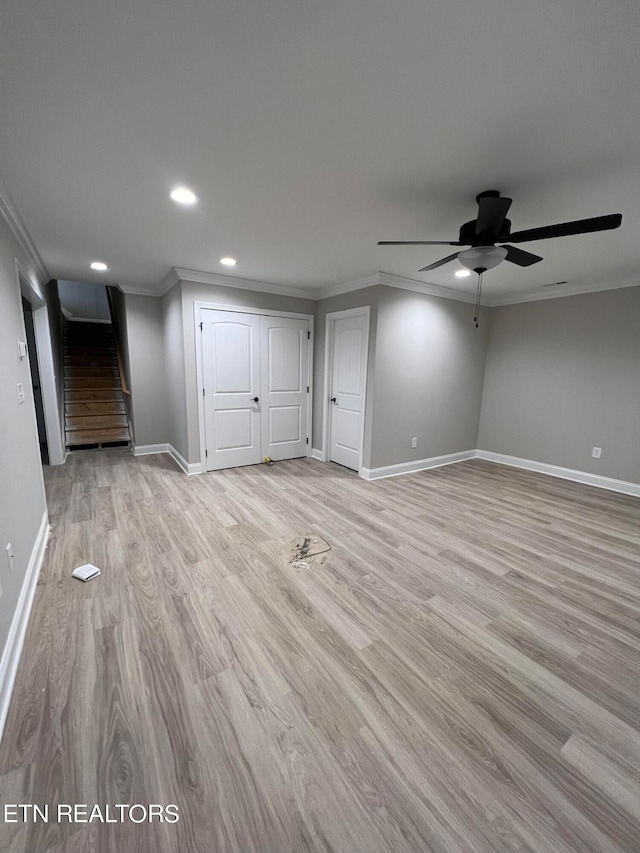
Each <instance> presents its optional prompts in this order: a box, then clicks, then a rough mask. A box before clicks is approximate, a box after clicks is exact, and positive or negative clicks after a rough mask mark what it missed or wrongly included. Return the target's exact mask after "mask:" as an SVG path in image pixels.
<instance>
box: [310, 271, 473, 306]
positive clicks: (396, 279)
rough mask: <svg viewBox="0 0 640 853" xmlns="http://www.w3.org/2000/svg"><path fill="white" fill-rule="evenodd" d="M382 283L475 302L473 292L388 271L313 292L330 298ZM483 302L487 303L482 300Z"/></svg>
mask: <svg viewBox="0 0 640 853" xmlns="http://www.w3.org/2000/svg"><path fill="white" fill-rule="evenodd" d="M377 284H381V285H383V286H384V287H397V288H399V289H400V290H412V291H414V292H415V293H425V294H426V295H427V296H436V297H438V299H453V300H454V301H456V302H475V301H476V297H475V294H473V293H467V292H465V291H461V290H452V289H450V288H448V287H441V286H440V285H439V284H431V283H430V282H428V281H417V280H416V279H413V278H406V277H405V276H401V275H393V273H388V272H376V273H373V274H372V275H367V276H364V277H363V278H356V279H353V281H345V282H342V283H341V284H332V285H329V286H328V287H323V288H321V289H319V290H316V291H314V292H313V298H314V299H328V298H329V297H332V296H341V295H342V294H343V293H351V292H352V291H353V290H362V289H363V288H365V287H374V286H375V285H377ZM482 304H483V305H484V304H486V303H485V300H484V299H483V300H482Z"/></svg>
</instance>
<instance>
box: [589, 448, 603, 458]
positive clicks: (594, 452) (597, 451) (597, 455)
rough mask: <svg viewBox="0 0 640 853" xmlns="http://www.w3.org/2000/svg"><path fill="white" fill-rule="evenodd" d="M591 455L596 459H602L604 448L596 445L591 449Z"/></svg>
mask: <svg viewBox="0 0 640 853" xmlns="http://www.w3.org/2000/svg"><path fill="white" fill-rule="evenodd" d="M591 456H592V457H593V458H594V459H600V457H601V456H602V448H601V447H594V448H593V450H592V451H591Z"/></svg>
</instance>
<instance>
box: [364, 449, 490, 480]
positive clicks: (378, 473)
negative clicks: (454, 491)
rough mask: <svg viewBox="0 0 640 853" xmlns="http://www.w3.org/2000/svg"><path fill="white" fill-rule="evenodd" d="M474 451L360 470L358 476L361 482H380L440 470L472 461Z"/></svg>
mask: <svg viewBox="0 0 640 853" xmlns="http://www.w3.org/2000/svg"><path fill="white" fill-rule="evenodd" d="M475 455H476V451H475V450H463V451H461V452H460V453H447V454H446V455H445V456H432V457H431V458H430V459H416V460H415V461H414V462H400V463H398V464H397V465H386V466H384V467H382V468H361V469H360V470H359V471H358V474H359V475H360V476H361V477H362V479H363V480H380V479H382V478H383V477H398V476H399V475H400V474H414V473H415V472H416V471H427V470H428V469H429V468H440V467H441V466H442V465H451V464H453V463H454V462H463V461H464V460H465V459H474V458H475Z"/></svg>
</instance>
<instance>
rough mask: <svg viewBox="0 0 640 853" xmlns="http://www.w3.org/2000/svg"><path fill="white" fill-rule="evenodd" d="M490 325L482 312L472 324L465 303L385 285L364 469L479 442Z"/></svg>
mask: <svg viewBox="0 0 640 853" xmlns="http://www.w3.org/2000/svg"><path fill="white" fill-rule="evenodd" d="M489 323H490V317H489V312H483V317H482V320H481V324H480V328H478V329H476V328H475V325H474V323H473V306H472V305H470V304H468V303H465V302H456V301H454V300H449V299H440V298H438V297H435V296H427V295H425V294H422V293H414V292H412V291H407V290H399V289H397V288H390V287H383V288H382V290H381V293H380V298H379V302H378V322H377V341H376V349H375V378H374V392H373V394H374V409H373V418H372V424H371V427H372V433H371V464H370V466H367V467H371V468H380V467H384V466H386V465H395V464H398V463H401V462H411V461H415V460H419V459H428V458H429V457H432V456H442V455H444V454H448V453H456V452H460V451H465V450H472V449H474V448H475V447H476V438H477V433H478V421H479V417H480V404H481V397H482V381H483V373H484V360H485V351H486V341H487V327H488V326H489ZM413 437H416V438H417V439H418V444H417V447H416V448H415V449H414V448H412V447H411V439H412V438H413Z"/></svg>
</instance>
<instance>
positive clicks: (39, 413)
mask: <svg viewBox="0 0 640 853" xmlns="http://www.w3.org/2000/svg"><path fill="white" fill-rule="evenodd" d="M22 314H23V316H24V328H25V331H26V333H27V351H28V354H29V370H30V371H31V387H32V388H33V402H34V404H35V409H36V424H37V427H38V442H39V444H40V459H41V460H42V464H43V465H48V464H49V443H48V441H47V427H46V424H45V419H44V403H43V401H42V382H41V380H40V367H39V364H38V349H37V346H36V331H35V326H34V323H33V308H32V306H31V303H30V302H29V301H28V300H27V299H25V297H24V296H23V297H22Z"/></svg>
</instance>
